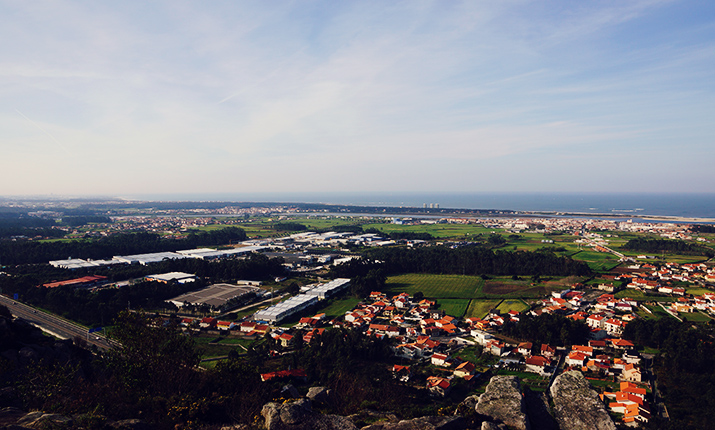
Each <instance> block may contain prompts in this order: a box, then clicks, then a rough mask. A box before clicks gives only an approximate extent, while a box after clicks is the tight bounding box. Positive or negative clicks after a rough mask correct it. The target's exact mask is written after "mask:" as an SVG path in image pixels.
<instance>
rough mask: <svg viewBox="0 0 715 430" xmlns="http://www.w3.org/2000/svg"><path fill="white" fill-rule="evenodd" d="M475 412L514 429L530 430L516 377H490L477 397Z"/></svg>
mask: <svg viewBox="0 0 715 430" xmlns="http://www.w3.org/2000/svg"><path fill="white" fill-rule="evenodd" d="M476 411H477V413H479V414H482V415H486V416H488V417H490V418H491V419H492V420H494V421H501V422H503V423H504V424H506V425H507V426H509V427H511V428H514V429H518V430H530V429H531V425H530V423H529V418H528V417H527V415H526V405H525V404H524V399H523V397H522V395H521V386H520V384H519V378H517V377H516V376H503V375H499V376H494V377H492V379H491V380H490V381H489V385H487V389H486V391H485V392H484V394H482V395H481V396H479V402H478V403H477V407H476Z"/></svg>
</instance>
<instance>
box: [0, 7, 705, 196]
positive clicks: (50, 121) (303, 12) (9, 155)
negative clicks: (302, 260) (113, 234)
mask: <svg viewBox="0 0 715 430" xmlns="http://www.w3.org/2000/svg"><path fill="white" fill-rule="evenodd" d="M680 6H682V5H681V4H680V3H679V2H678V1H675V0H673V1H665V0H663V1H655V0H653V1H635V2H626V3H624V2H617V1H607V2H598V3H574V2H566V1H555V0H554V1H547V2H541V1H535V0H513V1H500V2H486V3H484V2H451V3H450V2H441V1H421V2H392V3H384V2H382V3H381V2H328V1H318V2H314V3H304V2H299V3H291V2H285V3H275V4H271V5H267V4H262V3H234V2H221V1H220V2H211V3H210V4H200V5H199V4H196V3H192V2H178V3H177V2H152V3H145V2H138V1H136V2H135V1H129V2H122V3H121V4H119V3H117V4H109V3H92V4H81V3H76V2H65V1H59V2H42V1H41V2H31V3H23V2H17V3H4V4H1V5H0V37H2V38H3V40H6V41H14V43H5V44H3V45H2V46H1V47H0V99H2V100H5V103H6V111H5V112H2V111H0V130H1V131H2V132H3V135H4V136H5V139H4V140H5V142H4V143H0V145H1V146H2V148H3V161H2V164H3V169H2V173H0V183H2V184H3V186H1V187H0V194H13V193H30V192H38V193H41V192H42V193H44V192H52V191H58V192H59V191H60V190H59V189H60V188H70V189H74V190H77V191H78V192H82V191H83V190H84V191H86V192H88V193H89V192H91V193H100V192H107V193H126V192H136V191H138V190H139V189H141V190H142V191H153V192H172V191H180V190H184V189H186V188H187V187H189V188H191V189H192V191H195V192H200V191H201V190H210V191H226V192H230V191H232V187H234V186H238V185H236V184H237V183H239V182H240V183H241V185H240V186H241V187H246V186H249V185H246V184H245V183H243V182H241V178H244V177H245V176H246V175H253V176H255V177H260V178H261V180H260V181H253V182H251V184H250V186H251V187H253V188H254V189H255V190H256V191H270V190H274V191H280V190H283V189H286V190H287V189H305V188H311V189H315V190H320V189H321V187H322V188H324V189H327V188H330V189H333V190H337V189H346V190H348V189H350V190H359V189H367V188H370V189H386V188H389V187H392V186H393V185H391V184H394V187H396V188H395V189H397V188H399V189H401V190H405V189H410V187H412V188H411V189H415V190H417V189H424V188H430V189H433V190H436V189H450V187H453V186H454V184H455V183H460V184H462V185H463V186H464V188H463V190H464V189H467V188H468V187H469V186H472V187H473V189H474V191H488V189H485V188H484V187H491V188H493V189H497V188H498V189H500V190H503V189H513V190H519V189H520V188H521V187H523V186H524V183H525V181H524V178H529V181H528V182H529V183H533V184H537V185H534V186H538V184H539V183H540V184H543V186H544V187H551V188H554V189H557V188H558V184H559V181H557V180H555V179H554V173H551V172H552V171H559V170H564V169H566V167H563V168H562V167H559V165H558V163H559V160H562V161H561V162H562V163H564V164H567V162H566V161H563V160H566V159H580V158H582V155H583V154H588V157H591V159H595V158H598V157H597V156H596V155H594V153H593V152H592V149H593V148H598V147H600V148H608V149H612V148H620V150H621V151H624V152H627V153H637V151H642V149H643V148H647V147H651V148H653V150H652V151H647V152H644V153H641V158H640V159H639V163H638V164H637V165H636V166H635V167H634V168H636V169H637V172H636V173H634V174H638V175H641V176H642V177H645V178H648V177H652V176H655V174H654V173H652V172H651V171H650V169H648V167H647V166H648V163H650V164H655V165H659V163H661V161H662V160H661V157H663V155H662V154H664V153H665V152H667V149H671V148H672V147H675V146H676V145H677V146H678V147H679V148H684V150H687V148H698V150H700V151H705V153H704V155H703V156H702V157H701V158H706V159H707V158H708V157H710V158H713V157H715V149H713V148H712V145H711V141H710V140H709V138H708V136H712V133H713V132H715V130H713V128H714V127H715V126H713V125H712V124H711V120H709V118H708V115H704V114H703V112H712V110H713V108H715V106H714V104H715V102H714V101H713V100H715V94H713V92H715V85H713V81H712V72H711V71H712V70H713V68H715V22H714V21H713V20H712V19H710V20H708V19H706V18H705V16H706V15H707V14H698V12H697V11H690V12H682V11H681V12H679V13H682V14H684V16H683V17H681V19H680V20H668V19H667V18H668V16H667V15H668V13H669V12H670V11H673V10H676V9H677V8H678V7H680ZM678 10H680V9H678ZM688 18H692V19H693V20H696V19H697V20H698V23H697V25H689V22H688ZM656 29H657V33H656ZM648 32H653V33H652V34H651V33H648ZM21 112H24V113H27V114H28V115H29V116H31V117H32V120H30V119H29V118H27V117H25V115H24V114H22V113H21ZM19 116H22V117H24V119H25V121H20V120H19ZM13 117H16V119H18V120H16V119H12V118H13ZM59 130H61V132H59ZM38 131H41V132H42V133H43V134H44V136H42V138H43V139H45V141H44V143H47V142H51V143H52V144H53V145H54V146H55V147H57V148H61V147H63V145H64V148H65V149H64V150H63V154H64V156H66V155H67V154H66V152H67V148H71V151H70V152H71V153H72V155H73V157H72V160H71V161H68V162H70V163H77V165H85V166H87V167H86V170H85V174H97V175H101V176H102V177H103V180H102V181H96V182H92V183H88V182H87V181H86V180H84V178H82V177H81V175H75V174H71V173H67V174H65V175H62V176H61V177H57V175H54V176H53V177H52V179H50V175H49V174H43V173H41V172H43V171H48V172H49V171H52V170H53V169H54V168H55V166H53V162H56V160H53V159H52V157H36V159H35V160H34V161H30V160H31V158H32V157H31V156H30V155H29V153H30V151H28V150H23V149H21V148H22V147H23V146H27V145H28V144H32V145H34V146H32V147H33V148H41V147H44V148H47V146H46V145H45V146H42V145H40V144H39V142H40V140H38V133H37V132H38ZM55 135H56V136H58V137H60V139H56V138H55V137H54V136H55ZM683 136H686V137H687V140H685V141H684V140H683ZM60 142H63V143H62V144H61V143H60ZM65 143H66V144H65ZM58 145H59V146H58ZM525 158H528V159H530V160H531V161H532V163H522V161H521V160H523V159H525ZM31 163H33V164H32V166H33V168H34V169H36V170H37V171H38V172H40V173H38V174H37V175H34V176H33V177H32V178H28V180H27V181H25V182H24V183H23V184H20V185H18V184H17V182H16V181H10V180H9V178H11V177H14V175H17V174H18V172H21V171H22V170H23V169H26V168H27V166H29V165H31ZM514 165H518V166H519V169H516V170H514V171H513V172H512V173H511V174H510V175H503V176H502V178H501V181H502V182H500V183H498V184H496V183H492V182H490V183H483V182H480V181H476V180H474V179H477V178H480V177H481V174H480V173H478V172H477V170H481V171H482V172H484V171H489V172H496V171H499V170H503V171H507V170H509V169H510V167H511V166H514ZM544 165H548V166H551V169H549V170H545V169H540V168H538V167H535V166H544ZM100 166H101V167H100ZM303 166H311V167H310V168H304V167H303ZM315 166H320V168H319V169H317V168H315ZM474 166H478V167H479V169H473V168H472V167H474ZM111 169H115V170H121V171H122V172H126V173H127V174H126V175H116V176H108V175H106V174H105V172H106V171H107V170H111ZM267 169H268V170H270V171H271V172H272V174H271V175H268V176H270V178H266V175H265V174H263V173H264V172H265V171H266V170H267ZM366 171H367V172H369V175H365V172H366ZM326 175H334V176H335V177H334V178H331V180H329V181H326V180H325V179H326ZM702 175H704V176H705V177H708V175H711V177H712V180H715V173H703V174H702ZM127 176H131V180H128V179H127ZM685 176H687V175H686V174H684V177H685ZM711 182H712V181H711ZM468 184H471V185H468ZM582 186H584V187H587V186H588V187H590V188H591V189H592V190H595V189H597V188H598V187H599V186H601V184H599V183H597V182H595V181H594V182H593V183H592V184H588V183H584V184H582ZM682 186H683V187H689V186H691V183H689V182H688V181H686V180H684V181H683V182H682ZM216 187H220V188H221V189H216ZM406 187H407V188H406ZM147 188H148V189H147ZM636 188H637V187H636V186H634V188H633V189H634V190H635V189H636ZM244 191H250V190H244Z"/></svg>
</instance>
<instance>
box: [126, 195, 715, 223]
mask: <svg viewBox="0 0 715 430" xmlns="http://www.w3.org/2000/svg"><path fill="white" fill-rule="evenodd" d="M132 198H136V199H142V200H163V201H187V200H193V201H241V202H282V203H326V204H342V205H355V206H379V207H400V206H403V207H423V206H425V205H426V206H427V207H429V205H430V204H432V205H433V206H435V205H439V208H441V209H486V210H515V211H537V212H569V213H582V214H594V215H596V214H609V215H623V216H625V217H633V218H639V217H642V216H648V215H652V216H669V217H684V218H715V193H713V194H694V193H692V194H689V193H681V194H674V193H417V192H403V193H398V192H394V193H392V192H375V193H357V192H345V193H336V192H329V193H328V192H326V193H318V192H315V193H307V192H306V193H220V194H219V193H206V194H168V195H167V194H163V195H141V196H139V195H137V196H132Z"/></svg>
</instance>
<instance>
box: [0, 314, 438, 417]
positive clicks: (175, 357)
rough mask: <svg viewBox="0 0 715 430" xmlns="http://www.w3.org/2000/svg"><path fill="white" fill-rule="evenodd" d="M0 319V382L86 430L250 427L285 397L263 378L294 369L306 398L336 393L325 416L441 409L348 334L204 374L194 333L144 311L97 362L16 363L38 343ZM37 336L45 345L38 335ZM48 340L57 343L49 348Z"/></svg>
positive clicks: (127, 320)
mask: <svg viewBox="0 0 715 430" xmlns="http://www.w3.org/2000/svg"><path fill="white" fill-rule="evenodd" d="M0 320H1V321H0V325H2V326H3V327H5V328H6V330H4V331H0V340H1V341H2V342H0V369H2V370H4V371H3V372H0V383H1V384H2V385H3V386H14V387H16V393H17V395H18V396H19V398H20V399H21V401H22V407H23V408H25V409H27V410H43V411H52V412H53V413H59V414H67V415H69V414H72V415H74V416H75V419H76V420H78V422H83V423H84V424H85V427H86V428H103V426H102V423H103V421H106V420H108V419H112V420H118V419H129V418H141V419H142V420H143V421H145V422H148V423H150V424H152V425H154V426H156V428H158V429H172V428H174V429H179V428H180V429H190V428H198V427H199V426H205V425H211V424H220V423H232V422H233V423H236V422H237V423H245V424H249V423H254V422H255V421H254V420H255V417H256V416H257V415H258V414H259V413H260V410H261V407H262V406H263V405H264V404H265V403H267V402H269V401H272V400H275V399H280V398H281V389H282V387H283V386H284V385H285V384H286V383H287V382H286V381H285V380H276V381H271V382H261V380H260V373H265V372H271V371H276V370H283V369H288V368H293V369H295V368H300V369H304V370H305V371H306V373H307V375H308V382H307V384H308V385H300V383H299V382H298V381H293V383H295V384H296V385H298V387H299V389H301V390H303V392H304V390H306V389H307V388H306V387H308V386H311V385H324V386H326V387H328V388H331V389H333V392H334V394H333V397H332V398H331V401H329V402H328V403H326V404H322V405H320V408H321V410H322V411H325V412H329V413H339V414H345V415H347V414H351V413H355V412H357V411H358V410H359V409H361V408H370V409H373V410H379V411H391V412H396V413H397V414H398V415H400V416H402V417H405V418H412V417H414V416H421V415H427V414H436V412H437V409H438V407H439V403H438V402H435V400H434V399H432V398H430V397H429V396H428V394H427V393H426V391H425V390H417V389H414V388H412V387H408V386H405V385H404V384H400V383H399V382H397V381H396V380H395V379H394V378H392V375H390V373H389V371H388V361H386V360H387V359H388V358H389V357H391V355H392V354H391V352H390V349H389V347H388V344H387V343H386V341H384V340H380V339H377V338H374V337H366V336H363V335H361V334H360V333H357V332H354V331H350V330H341V329H336V330H329V331H326V332H325V333H324V334H323V335H322V336H319V337H318V338H316V340H315V341H313V342H311V344H310V345H302V344H299V345H298V351H296V352H295V353H294V354H287V355H284V356H282V357H278V358H274V359H272V360H269V359H267V357H268V356H269V351H271V350H273V349H277V348H278V347H277V345H276V341H275V340H273V339H271V338H270V337H266V338H264V339H261V340H259V341H258V342H256V343H255V344H253V345H252V346H251V347H249V349H248V352H247V353H246V354H245V355H242V356H239V355H238V354H231V355H229V358H228V359H226V360H222V361H220V362H219V363H218V364H217V365H216V367H215V368H213V369H210V370H204V371H200V370H199V369H198V368H197V367H196V365H197V364H198V363H199V350H198V349H197V347H196V345H195V343H194V341H193V339H192V338H191V337H190V336H186V335H184V334H182V333H181V331H180V330H179V328H178V326H177V325H176V324H175V322H174V323H169V324H164V321H162V320H154V319H152V318H150V317H148V316H147V315H144V314H141V313H129V312H123V313H121V314H120V315H119V316H118V318H117V320H116V321H115V324H114V328H113V330H112V332H111V335H112V337H113V338H114V339H115V340H117V341H118V342H119V344H118V345H117V346H116V347H115V348H114V349H112V350H110V351H107V352H104V353H100V354H98V355H95V356H93V355H92V354H88V353H86V352H85V351H83V350H81V349H79V348H74V347H72V346H71V345H68V343H67V342H65V343H64V344H63V345H62V346H61V349H62V350H63V351H64V353H63V357H62V359H58V357H57V355H56V354H55V355H52V354H50V355H47V356H45V357H43V358H42V359H41V361H39V362H35V363H31V362H28V361H23V362H19V363H18V364H13V363H12V362H11V361H10V360H9V359H7V358H6V356H12V354H9V355H8V353H7V351H10V350H12V349H19V348H22V347H23V346H24V345H27V343H28V342H32V340H31V339H32V338H31V336H29V334H28V333H26V331H27V329H26V328H23V327H24V326H21V325H19V324H16V323H14V322H10V317H9V312H7V309H6V308H4V307H0ZM23 330H25V331H23ZM36 339H37V340H36V341H37V342H43V340H42V336H39V337H36ZM44 342H49V344H48V345H47V346H51V345H52V342H53V341H44ZM55 345H56V346H57V345H58V344H55ZM49 350H50V348H48V347H45V348H44V349H43V351H49ZM68 350H71V358H70V359H69V360H68V359H67V358H68V355H69V354H68V353H69V352H70V351H68ZM417 377H418V378H420V377H421V376H420V375H417ZM316 406H317V405H316Z"/></svg>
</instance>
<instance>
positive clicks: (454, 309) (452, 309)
mask: <svg viewBox="0 0 715 430" xmlns="http://www.w3.org/2000/svg"><path fill="white" fill-rule="evenodd" d="M437 305H439V308H440V309H441V310H443V311H444V312H445V313H446V314H447V315H451V316H453V317H455V318H462V317H464V314H465V313H466V312H467V308H468V307H469V300H468V299H439V300H438V301H437Z"/></svg>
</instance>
